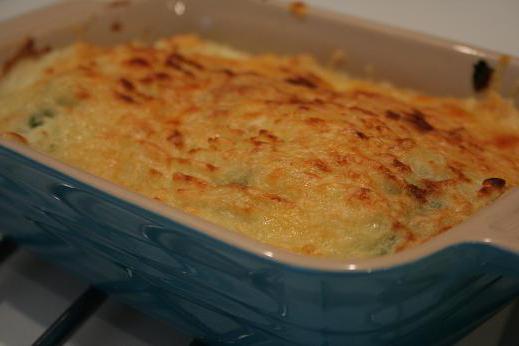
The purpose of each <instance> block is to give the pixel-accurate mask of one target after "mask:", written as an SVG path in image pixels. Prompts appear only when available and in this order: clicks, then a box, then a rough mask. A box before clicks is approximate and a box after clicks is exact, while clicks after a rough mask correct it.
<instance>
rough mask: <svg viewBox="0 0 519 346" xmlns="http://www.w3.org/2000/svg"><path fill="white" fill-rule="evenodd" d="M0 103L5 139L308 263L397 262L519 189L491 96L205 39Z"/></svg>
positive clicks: (38, 70) (105, 51) (38, 63)
mask: <svg viewBox="0 0 519 346" xmlns="http://www.w3.org/2000/svg"><path fill="white" fill-rule="evenodd" d="M0 105H1V107H0V131H3V132H8V133H11V137H12V136H15V137H17V138H19V137H20V136H23V137H24V138H25V139H26V141H27V142H28V144H29V145H30V146H31V147H34V148H35V149H37V150H40V151H43V152H45V153H48V154H50V155H52V156H54V157H56V158H58V159H60V160H62V161H64V162H67V163H69V164H71V165H74V166H76V167H79V168H81V169H84V170H86V171H88V172H91V173H93V174H95V175H98V176H100V177H103V178H105V179H108V180H110V181H112V182H114V183H117V184H119V185H122V186H124V187H126V188H128V189H130V190H132V191H135V192H138V193H141V194H143V195H146V196H149V197H150V198H154V199H156V200H159V201H162V202H164V203H166V204H168V205H171V206H173V207H177V208H180V209H183V210H185V211H187V212H189V213H192V214H195V215H198V216H200V217H202V218H204V219H207V220H209V221H212V222H214V223H216V224H219V225H221V226H224V227H226V228H228V229H230V230H233V231H236V232H240V233H243V234H246V235H248V236H250V237H252V238H255V239H257V240H259V241H261V242H265V243H268V244H272V245H274V246H277V247H280V248H284V249H288V250H290V251H294V252H297V253H302V254H308V255H318V256H328V257H333V258H346V257H348V258H352V257H357V258H364V257H372V256H377V255H382V254H386V253H392V252H395V251H400V250H402V249H404V248H406V247H409V246H411V245H413V244H416V243H420V242H423V241H425V240H427V239H429V238H431V237H433V236H434V235H436V234H438V233H441V232H443V231H445V230H447V229H449V228H450V227H452V226H453V225H456V224H458V223H460V222H461V221H463V220H464V219H466V218H467V217H469V216H470V215H471V214H472V213H474V212H475V211H476V210H477V209H479V208H481V207H482V206H484V205H486V204H488V203H489V202H491V201H492V200H494V199H495V198H497V197H498V196H499V195H501V194H502V193H503V192H504V191H505V190H506V189H507V188H509V187H512V186H517V185H518V182H519V177H518V173H519V113H518V111H517V110H516V109H514V107H513V106H512V105H511V103H508V102H507V101H504V100H503V99H501V98H500V97H499V96H497V95H495V94H492V93H489V94H488V95H486V97H484V98H481V99H477V100H475V99H471V100H461V99H450V98H434V97H428V96H425V95H422V94H419V93H416V92H412V91H406V90H399V89H396V88H393V87H391V86H389V85H386V84H375V83H370V82H367V81H359V80H353V79H349V78H347V77H346V76H344V75H341V74H339V73H333V72H330V71H327V70H325V69H324V68H321V67H320V66H318V65H317V64H316V63H315V62H314V61H313V60H312V59H311V58H309V57H307V56H292V57H281V56H275V55H259V56H250V55H247V54H245V53H241V52H237V51H235V50H232V49H229V48H226V47H223V46H220V45H217V44H214V43H210V42H206V41H203V40H200V39H198V38H196V37H193V36H177V37H173V38H170V39H165V40H161V41H159V42H157V43H156V44H154V45H153V46H144V45H139V44H125V45H120V46H116V47H112V48H100V47H97V46H94V45H89V44H75V45H72V46H70V47H68V48H65V49H62V50H59V51H55V52H52V53H49V54H46V55H44V56H43V57H39V58H37V59H27V60H24V61H22V62H20V63H19V64H18V65H17V66H16V67H15V68H14V69H13V70H12V71H10V72H9V73H8V74H7V75H6V76H5V77H4V78H3V80H2V81H0Z"/></svg>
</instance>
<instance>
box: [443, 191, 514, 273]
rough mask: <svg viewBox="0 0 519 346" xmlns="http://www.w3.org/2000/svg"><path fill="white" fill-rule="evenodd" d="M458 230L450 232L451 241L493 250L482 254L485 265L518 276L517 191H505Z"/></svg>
mask: <svg viewBox="0 0 519 346" xmlns="http://www.w3.org/2000/svg"><path fill="white" fill-rule="evenodd" d="M458 227H460V228H462V229H460V230H459V232H451V233H450V235H451V236H453V237H455V238H458V239H453V240H455V241H456V242H467V241H468V242H473V243H479V244H482V245H487V246H489V247H490V249H491V250H493V251H485V255H484V257H485V261H484V262H485V263H484V264H485V265H487V264H490V265H491V266H492V267H493V268H494V269H497V270H498V271H500V272H502V273H503V274H512V275H519V188H514V189H512V190H510V191H508V192H507V193H505V194H504V195H503V196H501V197H500V198H499V199H497V200H496V201H495V202H494V203H492V204H491V205H490V206H488V207H486V208H483V209H482V210H480V211H479V212H478V213H476V214H475V215H474V216H473V217H471V218H470V219H469V220H468V221H467V222H465V223H464V224H462V225H460V226H458ZM485 248H487V249H488V247H485ZM490 249H488V250H490ZM503 250H504V251H503Z"/></svg>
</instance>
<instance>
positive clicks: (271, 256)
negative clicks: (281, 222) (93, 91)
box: [0, 0, 519, 273]
mask: <svg viewBox="0 0 519 346" xmlns="http://www.w3.org/2000/svg"><path fill="white" fill-rule="evenodd" d="M248 1H250V2H255V3H258V2H260V1H259V0H248ZM64 3H65V1H63V0H58V1H56V2H55V3H54V4H50V5H46V6H42V7H40V8H38V9H35V10H33V11H30V12H27V13H25V14H22V15H18V16H15V17H12V18H9V19H7V20H5V21H12V20H17V19H20V18H23V17H24V15H26V14H28V13H31V12H34V11H39V10H46V9H48V8H50V7H54V6H57V7H59V6H60V5H63V4H64ZM287 3H288V2H285V1H280V0H273V1H270V2H268V3H262V4H263V5H266V6H275V7H281V8H283V9H284V10H286V6H287ZM307 15H308V16H317V17H320V18H322V19H324V20H331V21H334V22H339V23H346V24H348V25H351V26H355V27H359V28H361V29H364V30H369V31H373V32H377V33H379V34H380V35H385V36H397V37H398V36H399V37H403V38H406V39H408V40H412V41H414V42H417V43H420V44H421V45H427V46H431V45H432V46H435V47H438V48H441V49H444V50H451V51H452V50H454V51H456V52H457V53H458V54H465V55H473V56H477V57H481V58H487V59H488V58H490V59H493V60H497V59H498V57H499V56H502V55H503V54H500V53H498V52H495V51H492V50H488V49H482V48H479V47H475V46H473V45H467V44H464V43H462V42H457V41H453V40H449V39H444V38H439V37H435V36H433V35H429V34H424V33H419V32H415V31H412V30H408V29H403V28H398V27H395V26H392V25H386V24H382V23H379V22H376V21H372V20H367V19H363V18H359V17H355V16H352V15H347V14H342V13H340V14H339V13H335V12H332V11H329V10H326V9H321V8H316V7H313V6H310V8H309V13H308V14H307ZM507 56H509V57H510V66H509V68H514V69H518V70H519V57H515V56H510V55H507ZM0 147H4V148H6V149H7V150H9V151H12V152H14V153H16V154H18V155H20V156H22V157H24V158H27V159H29V160H30V161H33V162H36V163H37V164H38V165H42V166H44V167H46V168H49V169H51V170H53V171H55V172H58V173H61V174H64V175H66V176H68V177H69V178H72V179H74V180H76V181H78V182H80V183H83V184H85V185H87V186H89V187H92V188H94V189H95V190H98V191H101V192H102V193H106V194H108V195H110V196H112V197H114V198H116V199H118V200H120V201H122V202H124V203H128V204H130V205H133V206H136V207H138V208H142V209H144V210H147V211H150V212H152V213H154V214H157V215H159V216H161V217H163V218H165V219H168V220H171V221H173V222H177V223H180V224H182V225H184V226H186V227H188V228H189V229H190V230H191V231H196V232H199V233H201V234H203V235H205V236H208V237H210V238H213V239H214V240H217V241H219V242H222V243H225V244H226V245H228V246H231V247H233V248H235V249H239V250H242V251H246V252H248V253H250V254H252V255H255V256H259V257H261V258H263V259H266V260H268V261H274V262H276V263H280V264H283V265H286V266H290V267H292V268H298V269H302V270H317V271H322V272H348V273H361V272H362V273H364V272H374V271H381V270H388V269H393V268H395V267H399V266H404V265H408V264H411V263H414V262H417V261H420V260H423V259H425V258H427V257H429V256H432V255H434V254H437V253H439V252H441V251H443V250H446V249H448V248H450V247H453V246H458V245H463V244H474V243H479V244H490V245H492V246H494V247H496V248H498V249H501V250H503V251H508V249H505V248H503V247H501V246H500V245H499V244H495V243H493V242H492V240H489V239H477V238H470V237H464V236H463V233H464V232H463V229H464V228H466V227H467V226H466V224H467V223H468V222H469V221H470V220H472V219H473V218H474V216H475V215H472V216H470V217H469V218H468V219H467V220H466V221H465V222H463V223H461V224H459V225H457V226H454V227H452V228H451V229H449V230H447V231H446V232H443V233H442V234H439V235H436V236H434V237H433V238H432V239H430V240H428V241H426V242H424V243H422V244H418V245H415V246H413V247H411V248H409V249H406V250H403V251H401V252H398V253H393V254H389V255H383V256H378V257H374V258H367V259H355V258H353V259H333V258H324V257H314V256H307V255H301V254H297V253H293V252H290V251H288V250H284V249H281V248H277V247H274V246H272V245H268V244H265V243H262V242H260V241H258V240H256V239H253V238H250V237H247V236H245V235H243V234H240V233H238V232H235V231H232V230H229V229H226V228H224V227H221V226H218V225H216V224H213V223H211V222H209V221H206V220H203V219H202V218H200V217H197V216H195V215H192V214H188V213H186V212H183V211H182V210H180V209H177V208H174V207H171V206H168V205H166V204H163V203H160V202H158V201H155V200H153V199H151V198H148V197H146V196H143V195H140V194H137V193H135V192H131V191H130V190H127V189H125V188H123V187H121V186H118V185H116V184H115V183H112V182H110V181H107V180H105V179H103V178H100V177H97V176H94V175H92V174H90V173H88V172H85V171H82V170H80V169H77V168H74V167H72V166H70V165H68V164H65V163H63V162H60V161H58V160H56V159H54V158H52V157H50V156H49V155H46V154H43V153H41V152H38V151H36V150H35V149H32V148H29V147H26V146H24V145H20V144H17V143H14V142H11V141H8V140H5V139H1V138H0ZM496 202H497V201H496ZM496 202H494V203H496ZM494 203H492V204H494ZM492 204H491V205H492ZM476 214H477V213H476Z"/></svg>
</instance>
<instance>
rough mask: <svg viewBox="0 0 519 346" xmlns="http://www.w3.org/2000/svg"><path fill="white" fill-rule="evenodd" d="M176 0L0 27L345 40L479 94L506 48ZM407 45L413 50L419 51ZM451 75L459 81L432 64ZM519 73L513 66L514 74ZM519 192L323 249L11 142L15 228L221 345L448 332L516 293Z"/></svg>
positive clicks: (1, 179) (364, 341)
mask: <svg viewBox="0 0 519 346" xmlns="http://www.w3.org/2000/svg"><path fill="white" fill-rule="evenodd" d="M170 3H171V2H169V1H168V2H166V1H154V2H142V1H139V2H137V3H136V4H134V5H132V6H128V7H124V8H116V9H113V8H110V9H107V8H106V5H102V4H99V3H97V2H84V1H83V2H70V3H67V4H65V5H57V6H54V7H51V8H49V9H45V10H42V11H40V13H35V14H32V15H29V16H26V17H25V18H20V19H14V20H12V21H9V22H7V23H4V24H2V25H3V26H2V25H0V28H1V29H2V30H0V47H4V50H3V53H4V56H6V55H8V53H9V51H12V49H13V47H14V45H15V42H16V41H15V40H16V39H19V38H20V37H22V36H23V35H24V32H27V31H24V30H28V29H27V26H28V25H29V24H28V23H29V22H30V23H32V25H35V24H34V23H35V22H37V23H38V24H39V25H41V28H42V29H41V31H40V34H41V37H39V38H38V40H39V41H43V42H52V43H54V44H60V43H65V42H67V41H70V40H72V39H74V36H73V34H72V33H71V32H72V30H69V29H70V27H69V26H68V25H72V20H71V19H70V18H73V19H74V21H75V22H77V21H78V18H80V19H81V18H83V19H84V25H83V26H81V28H79V27H76V33H75V34H74V35H76V34H78V32H79V34H80V35H83V37H86V38H90V39H93V40H96V41H99V42H105V43H111V42H113V41H119V40H124V39H126V38H128V36H129V37H131V36H132V35H136V33H138V32H141V33H142V32H144V31H145V29H146V28H147V30H148V33H147V35H149V36H156V35H162V34H172V33H175V32H185V31H194V30H195V31H199V32H202V33H206V34H207V35H208V36H211V37H214V38H217V39H218V38H220V39H221V40H224V39H225V41H228V42H231V43H233V44H234V45H236V46H238V47H243V48H249V49H253V48H254V49H256V50H265V49H268V50H274V51H281V52H295V51H312V52H314V53H316V54H317V55H318V56H320V57H321V58H324V57H325V55H326V54H328V53H330V52H331V50H332V47H349V49H350V50H351V51H352V53H351V56H352V57H351V59H352V62H351V65H350V66H351V69H352V71H353V73H357V74H362V73H363V68H362V67H361V65H360V61H365V62H366V63H369V64H373V66H374V68H375V70H376V71H377V70H378V71H380V72H379V75H378V76H379V77H380V78H391V77H394V78H393V79H392V80H394V81H397V82H399V83H400V84H402V85H408V86H414V87H419V88H422V89H426V90H429V91H431V92H435V93H452V94H456V95H462V94H468V93H469V91H470V88H469V87H470V83H469V82H468V81H469V80H470V78H469V77H470V73H471V68H472V63H473V62H474V61H475V60H476V59H477V58H479V57H482V56H484V57H486V58H487V59H489V61H492V59H494V58H495V56H494V55H493V54H492V53H488V52H482V51H479V50H476V49H473V48H468V47H465V46H462V45H459V44H450V43H446V42H443V41H436V40H432V39H428V38H421V37H420V36H416V35H413V34H410V33H407V32H401V31H399V30H395V29H386V28H384V27H380V26H377V25H375V24H371V23H366V22H363V21H359V20H357V19H351V18H334V16H332V15H327V14H320V13H316V14H310V16H309V17H305V18H303V19H301V18H292V17H291V15H290V14H289V13H288V12H286V11H285V10H284V9H280V8H278V7H276V6H267V5H263V4H257V3H251V2H248V1H233V0H226V1H221V2H220V1H219V2H218V4H219V5H215V3H216V2H214V1H202V0H201V1H193V2H187V7H186V8H187V10H186V12H185V14H183V15H182V16H178V14H171V13H168V11H170V12H171V10H169V8H171V4H170ZM222 4H223V5H222ZM231 9H232V10H231ZM57 13H59V16H58V14H57ZM252 13H253V14H254V16H250V14H252ZM31 16H32V17H31ZM59 18H61V19H59ZM121 18H124V19H121ZM267 18H268V19H269V21H268V22H267V23H268V24H269V25H266V22H265V20H266V19H267ZM114 19H117V20H121V21H122V20H124V26H125V27H126V31H125V32H124V33H121V34H117V35H120V36H116V37H114V36H113V35H115V34H112V35H110V36H109V35H107V31H109V27H110V25H109V24H110V22H111V21H113V20H114ZM261 20H263V21H264V22H261ZM67 21H68V22H67ZM143 23H145V24H146V26H143ZM150 23H151V24H150ZM238 25H239V27H240V29H241V30H239V31H237V30H236V27H237V26H238ZM270 25H283V26H284V30H281V31H280V30H279V28H278V29H276V30H277V33H278V35H277V36H278V37H275V36H273V29H272V27H271V26H270ZM151 27H153V28H154V30H155V31H156V32H155V33H150V32H149V30H151V29H150V28H151ZM64 28H68V29H66V30H65V29H64ZM261 28H263V29H261ZM262 30H263V31H262ZM6 32H9V34H6ZM304 33H306V35H305V36H304V37H303V36H300V35H303V34H304ZM125 35H126V36H125ZM262 35H263V36H262ZM261 37H263V38H264V37H270V38H271V40H268V43H266V42H267V41H265V40H264V39H262V40H260V38H261ZM368 39H369V40H368ZM258 40H259V41H258ZM366 40H368V41H366ZM363 42H364V43H365V42H370V43H371V44H372V45H366V44H362V45H361V43H363ZM2 45H3V46H2ZM305 45H306V46H305ZM355 47H357V49H356V50H355V49H354V50H352V49H353V48H355ZM453 47H454V48H453ZM456 47H457V48H456ZM460 47H465V51H463V50H460ZM392 50H393V53H394V54H393V55H392V54H389V52H391V51H392ZM395 52H398V53H395ZM384 54H385V55H386V56H383V55H384ZM431 54H436V56H435V58H434V55H432V56H431ZM404 55H405V56H407V57H410V56H412V57H414V59H412V61H411V62H410V63H407V60H405V59H403V58H402V57H403V56H404ZM435 59H436V60H435ZM446 62H449V63H446ZM513 64H516V63H515V62H514V63H513ZM406 68H407V69H406ZM420 71H421V73H422V75H421V76H419V77H420V78H417V77H416V76H417V73H419V72H420ZM443 73H444V74H445V76H446V77H445V79H452V81H453V83H451V84H449V83H447V82H446V81H445V80H438V79H433V78H432V77H433V76H435V75H436V76H437V75H439V74H443ZM518 75H519V68H517V65H514V66H512V69H511V72H510V74H507V77H506V78H505V87H506V86H507V85H508V86H510V85H512V84H513V83H512V81H513V79H511V78H512V77H514V76H518ZM509 76H512V77H509ZM397 77H398V79H397ZM467 80H468V81H467ZM517 196H518V194H517V191H516V192H512V194H510V195H509V196H508V197H507V198H506V199H503V201H504V202H502V204H501V205H502V206H503V207H502V208H500V207H499V204H496V206H497V207H495V208H494V209H492V208H490V209H488V211H486V212H485V211H484V212H483V213H480V214H478V215H476V216H475V217H474V219H473V220H472V221H471V222H470V221H469V222H468V223H467V224H465V225H462V226H460V227H459V228H457V229H456V230H452V231H450V232H447V233H448V235H445V236H444V237H438V239H436V240H434V241H432V242H430V244H426V245H424V246H421V247H417V248H415V249H412V250H410V251H406V252H404V253H402V254H399V255H394V256H387V257H385V258H381V259H376V260H371V261H343V262H340V261H326V260H318V259H312V258H307V257H303V256H296V255H291V254H287V253H284V252H283V251H278V250H276V249H272V248H269V247H267V246H264V245H262V244H259V243H256V242H254V241H252V240H250V239H244V237H242V236H239V235H236V234H234V233H232V232H229V231H226V230H222V229H220V228H218V227H216V226H214V225H211V224H208V223H206V222H203V221H200V220H198V219H196V218H194V217H191V216H188V215H185V214H183V213H181V212H179V211H177V210H173V209H170V208H168V207H166V206H162V205H159V204H158V203H156V202H153V201H150V200H148V199H146V198H144V197H139V196H136V195H134V194H132V193H130V192H125V191H123V190H122V189H120V188H117V187H114V186H113V185H111V184H110V183H108V182H106V181H102V180H100V179H97V178H95V177H92V176H89V175H88V174H85V173H82V172H78V171H77V170H75V169H72V168H70V167H67V166H65V165H63V164H61V163H58V162H56V161H54V160H52V159H50V158H48V157H45V156H43V155H41V154H37V153H34V152H33V151H31V150H29V149H27V148H23V147H20V146H17V145H13V144H9V143H7V142H1V141H0V229H1V230H2V231H3V232H5V233H7V234H9V235H10V236H12V237H13V238H15V239H16V240H17V241H18V242H20V243H22V244H24V245H25V246H27V247H29V248H31V249H33V250H34V251H36V252H38V253H40V254H42V255H43V256H45V257H47V258H49V259H50V260H53V261H55V262H57V263H59V264H61V265H63V266H65V267H67V268H69V269H70V270H71V271H73V272H75V273H78V274H79V275H82V276H84V277H85V278H87V279H88V280H90V281H91V282H93V283H94V284H95V285H97V286H98V287H100V288H102V289H104V290H106V291H107V292H109V293H111V294H113V296H115V297H117V298H119V299H121V300H123V301H125V302H127V303H129V304H131V305H133V306H135V307H137V308H139V309H141V310H142V311H145V312H147V313H150V314H152V315H154V316H157V317H159V318H162V319H165V320H168V321H170V322H172V323H173V324H174V325H176V326H177V328H181V329H183V330H184V331H186V332H187V333H189V334H192V335H196V336H199V337H202V338H204V339H206V340H207V341H209V342H210V343H212V344H220V343H224V344H225V343H227V344H238V345H284V344H295V345H391V344H394V345H417V344H420V345H426V344H435V345H437V344H439V345H441V344H450V343H452V342H454V341H455V340H457V339H459V338H460V337H462V336H463V335H465V334H466V333H467V332H469V331H470V330H471V329H473V328H474V327H475V326H477V325H478V324H479V323H481V322H482V321H484V320H485V319H486V318H488V317H489V316H491V315H492V314H493V313H494V312H495V311H497V309H499V307H501V306H503V305H504V304H506V303H507V302H509V301H510V300H511V299H512V298H513V297H515V296H517V295H518V294H519V270H518V268H519V255H518V253H517V250H518V246H517V244H519V239H518V232H517V225H518V222H517V218H515V217H516V216H517V209H518V206H519V199H518V198H517ZM500 210H503V211H504V212H503V214H502V215H497V214H496V213H497V212H498V211H500ZM496 215H497V216H496ZM498 219H502V221H503V220H504V223H503V222H501V223H496V222H497V221H496V220H498ZM507 220H510V222H508V221H507ZM495 225H497V226H495Z"/></svg>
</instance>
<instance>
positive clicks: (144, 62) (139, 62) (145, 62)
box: [126, 57, 151, 67]
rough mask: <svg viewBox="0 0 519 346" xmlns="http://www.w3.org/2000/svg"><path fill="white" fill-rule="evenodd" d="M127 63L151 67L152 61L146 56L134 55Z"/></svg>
mask: <svg viewBox="0 0 519 346" xmlns="http://www.w3.org/2000/svg"><path fill="white" fill-rule="evenodd" d="M126 64H127V65H129V66H135V67H150V66H151V65H150V62H149V61H148V60H146V59H144V58H140V57H134V58H131V59H128V60H126Z"/></svg>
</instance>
